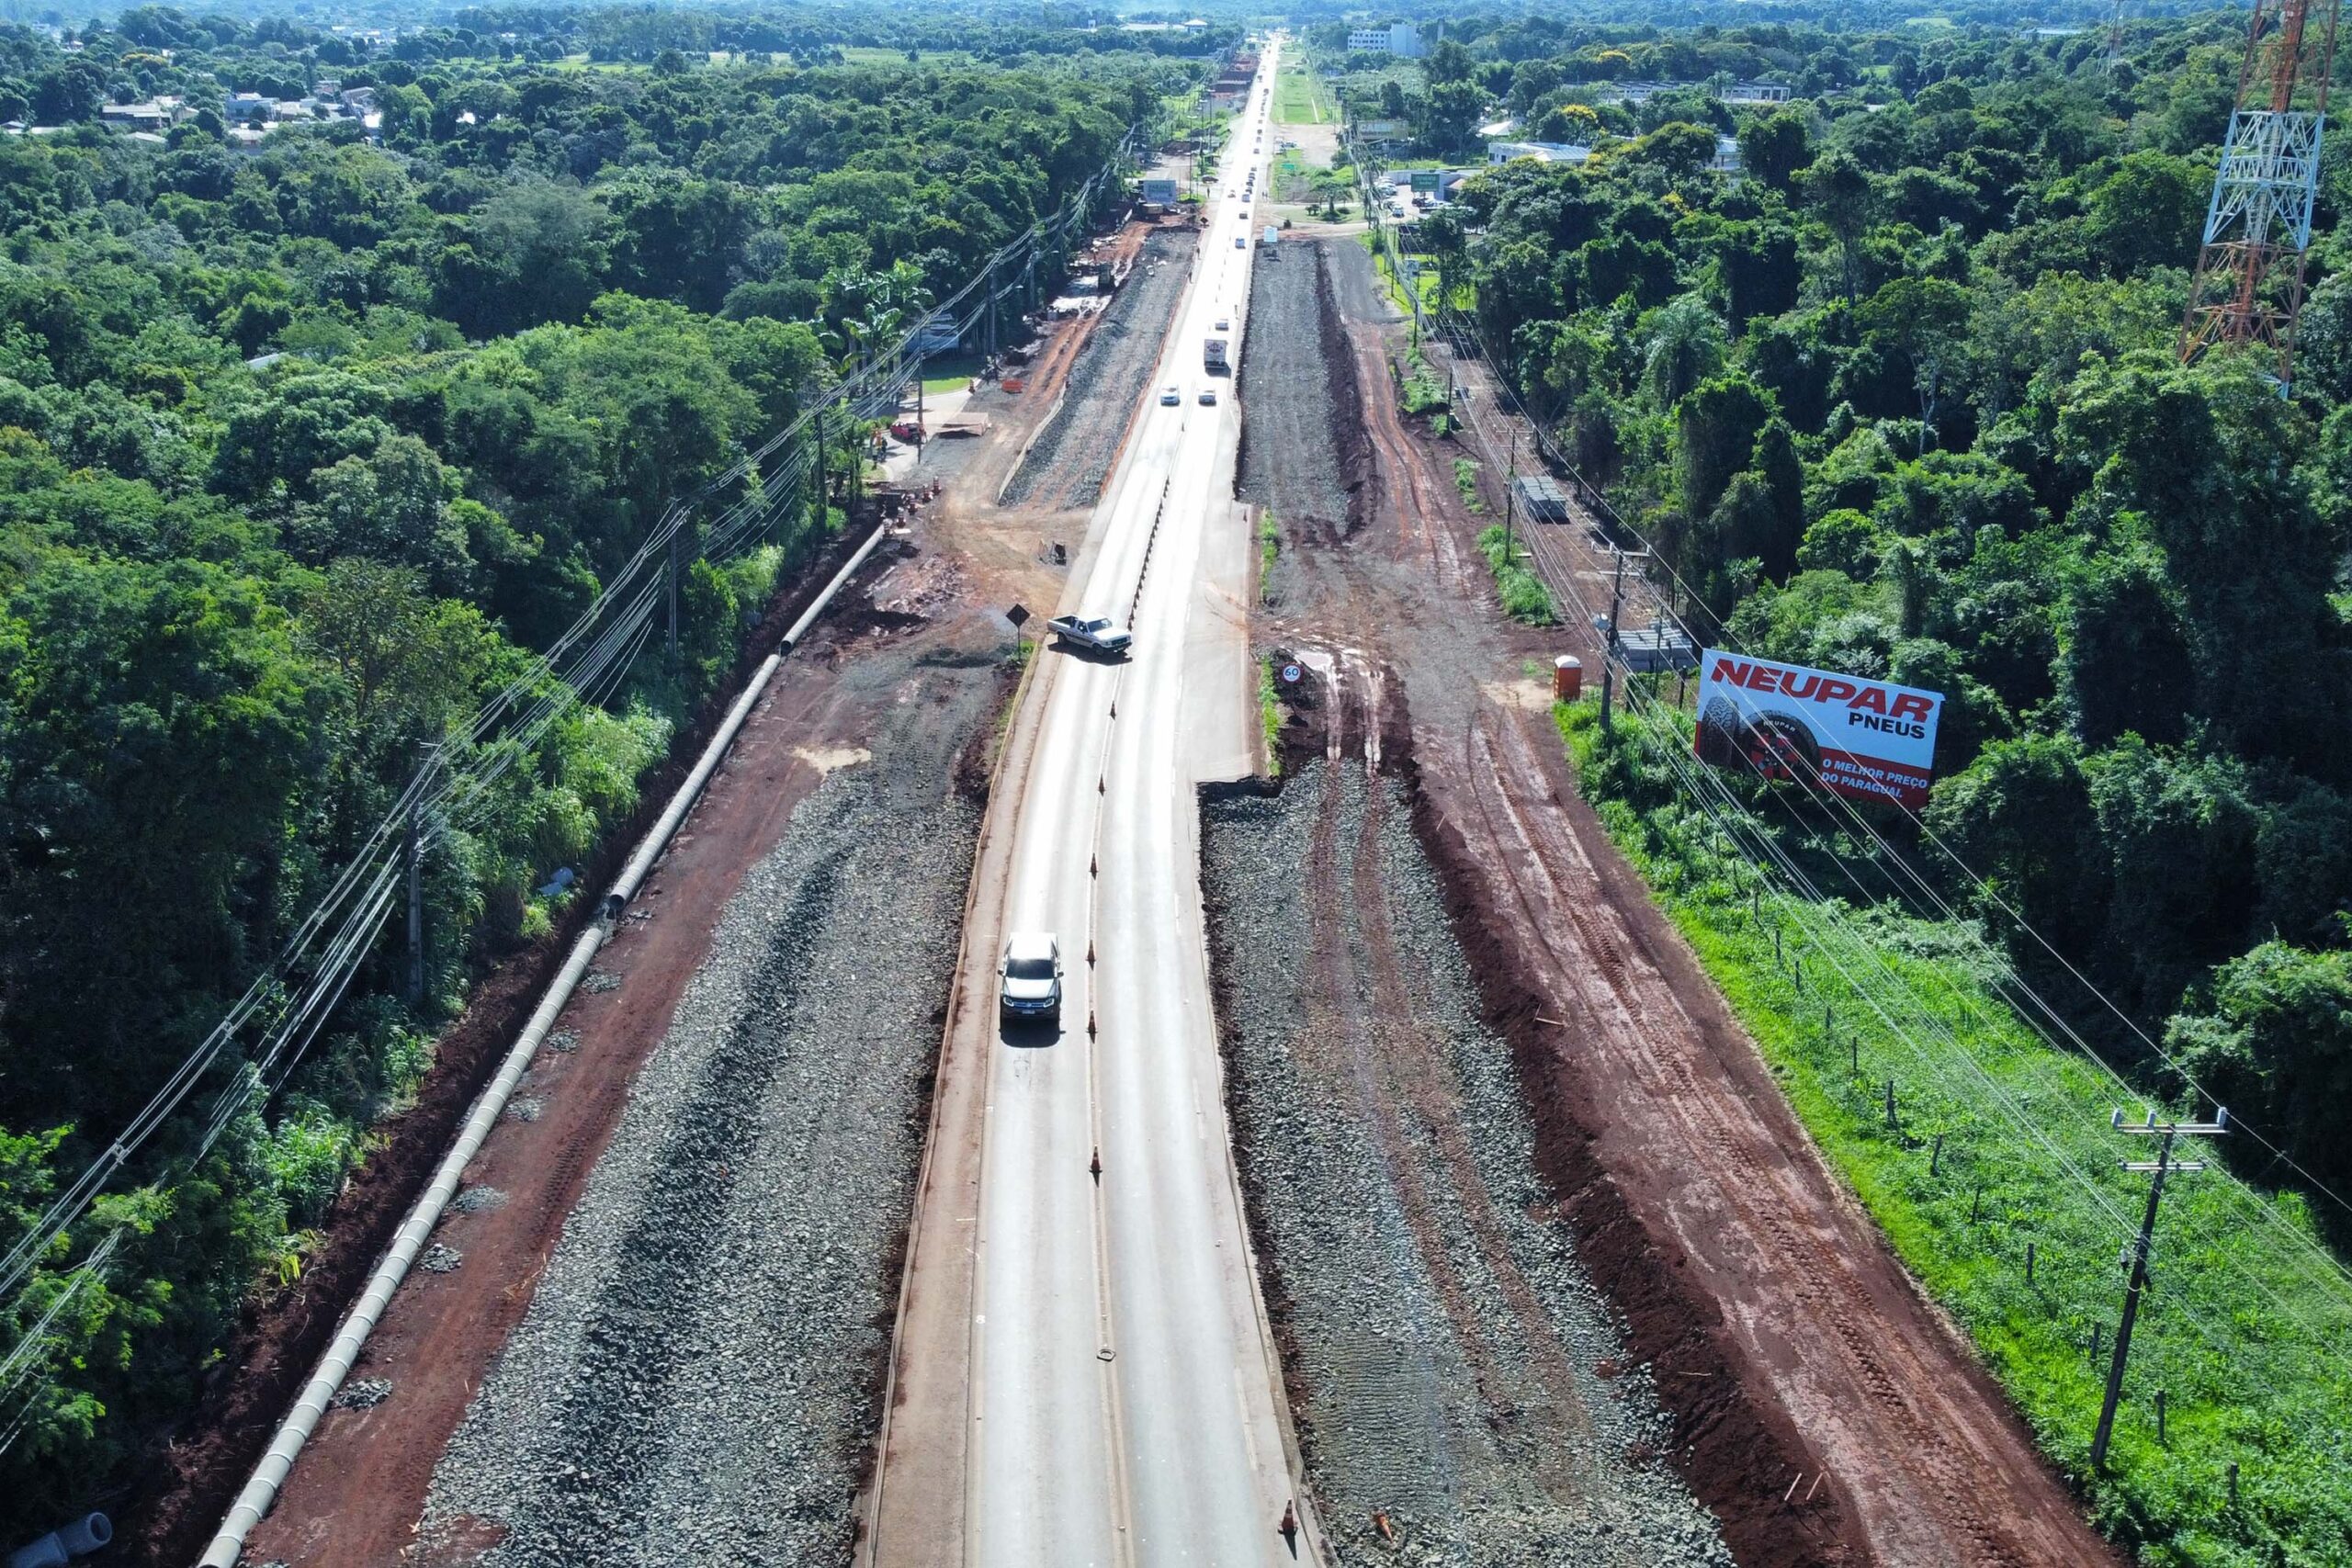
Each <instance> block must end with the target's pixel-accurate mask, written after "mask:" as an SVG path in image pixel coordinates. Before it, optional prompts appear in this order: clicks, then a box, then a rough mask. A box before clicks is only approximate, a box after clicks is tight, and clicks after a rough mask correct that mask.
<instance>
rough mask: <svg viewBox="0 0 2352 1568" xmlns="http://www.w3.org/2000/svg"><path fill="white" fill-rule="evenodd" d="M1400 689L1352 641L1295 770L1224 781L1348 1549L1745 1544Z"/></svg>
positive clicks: (1260, 1077) (1244, 946)
mask: <svg viewBox="0 0 2352 1568" xmlns="http://www.w3.org/2000/svg"><path fill="white" fill-rule="evenodd" d="M1390 685H1391V682H1389V681H1388V680H1387V678H1386V672H1385V671H1382V670H1380V669H1379V668H1378V667H1377V666H1375V665H1373V664H1371V663H1370V662H1368V661H1362V660H1347V659H1342V660H1338V661H1336V662H1333V663H1331V664H1329V666H1328V668H1325V669H1323V670H1322V671H1321V672H1320V673H1319V675H1318V677H1317V685H1316V688H1315V696H1316V701H1315V705H1314V711H1313V715H1312V717H1311V720H1310V722H1308V723H1307V724H1306V725H1302V726H1299V727H1296V728H1295V729H1294V731H1293V737H1294V739H1293V741H1292V745H1291V748H1290V749H1291V752H1292V756H1291V765H1290V766H1288V767H1286V768H1285V772H1284V780H1285V782H1284V783H1283V786H1282V787H1281V788H1280V789H1279V790H1261V789H1257V788H1250V787H1243V788H1238V789H1230V790H1219V791H1212V792H1209V795H1208V797H1207V798H1206V799H1205V800H1204V807H1203V818H1202V863H1203V880H1204V886H1205V888H1206V891H1207V900H1208V914H1209V939H1210V950H1211V954H1212V964H1213V969H1214V973H1215V976H1216V987H1217V1002H1218V1016H1219V1020H1220V1023H1221V1026H1222V1029H1223V1033H1224V1040H1223V1043H1224V1050H1225V1054H1226V1064H1227V1100H1228V1109H1229V1111H1230V1114H1231V1116H1232V1121H1233V1125H1234V1128H1235V1132H1236V1136H1237V1140H1238V1151H1239V1158H1240V1161H1241V1167H1242V1172H1243V1190H1244V1193H1245V1197H1246V1200H1247V1202H1248V1206H1249V1211H1250V1222H1251V1226H1252V1230H1253V1235H1254V1239H1255V1242H1256V1246H1257V1250H1258V1255H1259V1258H1260V1264H1261V1275H1262V1280H1263V1284H1264V1288H1265V1294H1266V1298H1267V1301H1268V1304H1269V1311H1270V1313H1271V1314H1272V1317H1273V1320H1274V1325H1275V1329H1276V1335H1277V1338H1278V1340H1279V1343H1280V1346H1281V1349H1282V1353H1283V1365H1284V1371H1285V1376H1286V1380H1287V1382H1288V1385H1289V1392H1290V1396H1291V1401H1292V1406H1293V1410H1294V1414H1295V1416H1296V1417H1297V1420H1298V1425H1299V1431H1300V1441H1301V1445H1302V1448H1303V1450H1304V1452H1305V1456H1306V1464H1307V1471H1308V1475H1309V1479H1310V1482H1311V1483H1312V1484H1313V1485H1314V1487H1315V1489H1316V1493H1317V1498H1318V1501H1319V1505H1320V1506H1319V1510H1318V1511H1319V1515H1320V1517H1321V1518H1322V1519H1323V1521H1324V1524H1325V1529H1326V1530H1327V1532H1328V1534H1329V1537H1330V1539H1331V1540H1332V1542H1333V1544H1334V1547H1335V1549H1336V1551H1337V1552H1338V1555H1339V1558H1340V1561H1342V1562H1374V1561H1393V1560H1394V1559H1393V1557H1392V1556H1390V1555H1389V1553H1391V1552H1393V1551H1396V1550H1397V1549H1398V1548H1405V1549H1408V1552H1409V1553H1410V1554H1409V1555H1408V1558H1407V1560H1408V1561H1421V1562H1476V1563H1482V1564H1498V1565H1518V1564H1526V1565H1528V1568H1535V1565H1536V1564H1544V1565H1546V1568H1549V1565H1552V1564H1557V1563H1560V1562H1579V1563H1596V1564H1599V1563H1608V1564H1627V1565H1634V1564H1648V1563H1654V1562H1675V1563H1691V1564H1698V1563H1708V1562H1729V1561H1730V1560H1731V1559H1730V1555H1729V1553H1728V1551H1726V1550H1725V1548H1724V1544H1723V1542H1722V1540H1721V1539H1720V1537H1719V1535H1718V1534H1717V1531H1716V1529H1715V1525H1714V1521H1713V1519H1712V1518H1711V1517H1709V1515H1708V1513H1707V1511H1706V1510H1705V1509H1704V1508H1703V1507H1702V1506H1700V1504H1699V1503H1698V1502H1697V1501H1696V1500H1695V1499H1694V1498H1693V1497H1692V1496H1691V1493H1690V1491H1689V1489H1688V1488H1687V1487H1686V1486H1685V1485H1684V1484H1683V1483H1682V1482H1681V1480H1680V1479H1679V1477H1678V1476H1677V1475H1676V1474H1675V1472H1674V1471H1673V1469H1672V1468H1671V1467H1670V1466H1669V1465H1668V1463H1666V1462H1665V1459H1666V1455H1667V1453H1668V1450H1669V1449H1670V1448H1671V1447H1672V1446H1673V1444H1674V1431H1675V1424H1674V1421H1673V1419H1672V1417H1671V1416H1668V1414H1667V1413H1665V1412H1664V1411H1663V1410H1662V1409H1661V1408H1660V1406H1659V1403H1658V1400H1657V1393H1656V1392H1655V1391H1654V1390H1653V1388H1652V1387H1651V1386H1650V1381H1649V1378H1648V1376H1647V1374H1646V1372H1645V1370H1644V1369H1643V1368H1641V1367H1640V1366H1639V1365H1638V1364H1636V1359H1635V1357H1634V1354H1633V1353H1632V1352H1631V1351H1630V1350H1629V1349H1628V1348H1627V1345H1626V1342H1625V1338H1624V1335H1623V1327H1622V1325H1621V1324H1620V1322H1619V1320H1618V1319H1617V1316H1616V1314H1615V1313H1614V1311H1613V1309H1612V1308H1611V1306H1610V1304H1609V1303H1608V1301H1607V1299H1606V1297H1605V1296H1604V1295H1603V1293H1602V1292H1600V1289H1599V1288H1598V1287H1597V1286H1596V1284H1595V1283H1594V1281H1593V1280H1592V1278H1591V1276H1590V1274H1589V1270H1588V1269H1586V1267H1585V1266H1584V1263H1583V1260H1582V1259H1581V1258H1580V1257H1579V1248H1578V1245H1577V1239H1576V1237H1575V1235H1574V1233H1573V1231H1572V1229H1571V1227H1570V1226H1569V1225H1568V1224H1566V1222H1565V1221H1564V1219H1563V1218H1562V1215H1561V1212H1560V1205H1559V1202H1558V1200H1557V1197H1556V1195H1555V1193H1554V1192H1553V1191H1552V1190H1551V1189H1550V1187H1549V1185H1548V1183H1547V1182H1546V1181H1545V1179H1544V1174H1543V1172H1542V1169H1541V1162H1540V1160H1539V1156H1538V1152H1537V1147H1536V1136H1537V1134H1536V1127H1535V1125H1534V1123H1533V1122H1532V1119H1531V1118H1530V1117H1529V1115H1528V1113H1527V1111H1526V1110H1525V1107H1524V1104H1523V1101H1522V1098H1521V1091H1520V1086H1519V1079H1518V1074H1517V1067H1516V1065H1515V1062H1514V1057H1513V1053H1512V1050H1511V1047H1510V1044H1509V1043H1508V1042H1506V1041H1505V1040H1504V1039H1502V1038H1501V1037H1500V1036H1499V1035H1498V1034H1497V1033H1496V1032H1494V1031H1493V1030H1491V1029H1490V1028H1488V1027H1487V1023H1486V1022H1485V1021H1484V1020H1483V1019H1482V1017H1481V1009H1480V1004H1479V990H1478V986H1477V984H1476V978H1475V976H1473V974H1472V972H1471V966H1470V962H1469V960H1468V958H1467V957H1466V956H1465V954H1464V951H1463V949H1462V946H1461V944H1460V943H1459V942H1457V941H1456V939H1455V936H1454V933H1453V929H1452V926H1451V924H1450V920H1449V912H1448V911H1449V906H1448V899H1447V897H1446V894H1445V890H1444V888H1443V886H1442V881H1441V879H1440V877H1439V875H1438V874H1437V871H1436V869H1435V868H1434V867H1433V866H1432V864H1431V863H1430V859H1429V857H1428V856H1427V855H1426V854H1425V853H1424V852H1423V849H1422V845H1421V841H1420V838H1419V831H1418V829H1417V827H1416V820H1415V819H1416V817H1417V815H1418V812H1417V802H1416V799H1415V794H1414V783H1413V776H1412V769H1411V766H1410V739H1409V732H1408V728H1406V727H1405V726H1404V725H1403V724H1402V722H1401V716H1399V715H1397V713H1396V712H1395V710H1394V708H1393V706H1390V704H1391V703H1393V698H1391V697H1388V696H1386V695H1385V693H1386V692H1387V691H1388V689H1389V687H1390ZM1343 729H1344V731H1345V732H1344V733H1342V730H1343Z"/></svg>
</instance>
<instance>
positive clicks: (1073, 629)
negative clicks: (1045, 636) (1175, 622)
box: [1046, 615, 1135, 653]
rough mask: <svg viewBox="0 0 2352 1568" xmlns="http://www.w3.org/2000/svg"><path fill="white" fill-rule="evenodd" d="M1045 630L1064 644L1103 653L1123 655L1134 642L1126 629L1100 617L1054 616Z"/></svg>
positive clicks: (1133, 638) (1047, 623)
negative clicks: (1072, 644) (1089, 618)
mask: <svg viewBox="0 0 2352 1568" xmlns="http://www.w3.org/2000/svg"><path fill="white" fill-rule="evenodd" d="M1046 629H1047V630H1048V631H1050V632H1052V633H1053V634H1054V635H1055V636H1056V637H1059V638H1061V639H1062V640H1063V641H1064V642H1067V643H1074V644H1076V645H1077V646H1078V647H1080V648H1091V649H1097V650H1098V651H1100V652H1103V653H1125V652H1126V650H1127V645H1128V644H1129V643H1131V642H1133V641H1134V640H1135V637H1134V636H1133V634H1131V633H1130V632H1129V631H1128V630H1127V628H1126V627H1125V626H1121V625H1119V623H1118V622H1116V621H1113V620H1107V619H1104V618H1102V617H1100V616H1098V617H1096V618H1095V619H1093V620H1083V619H1081V618H1080V617H1079V616H1077V615H1056V616H1055V617H1054V618H1053V619H1052V620H1050V621H1047V622H1046Z"/></svg>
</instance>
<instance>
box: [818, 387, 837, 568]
mask: <svg viewBox="0 0 2352 1568" xmlns="http://www.w3.org/2000/svg"><path fill="white" fill-rule="evenodd" d="M816 475H817V538H818V541H819V545H820V548H821V547H822V542H823V540H824V537H825V530H826V529H827V528H828V527H830V526H831V524H832V520H833V519H832V515H831V512H830V511H829V510H828V509H827V506H826V502H825V405H824V404H822V403H819V404H818V405H817V468H816Z"/></svg>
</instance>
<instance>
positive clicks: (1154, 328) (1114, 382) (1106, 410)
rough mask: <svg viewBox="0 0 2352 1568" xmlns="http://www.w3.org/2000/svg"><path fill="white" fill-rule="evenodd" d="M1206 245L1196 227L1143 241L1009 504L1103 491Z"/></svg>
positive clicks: (1068, 502)
mask: <svg viewBox="0 0 2352 1568" xmlns="http://www.w3.org/2000/svg"><path fill="white" fill-rule="evenodd" d="M1199 251H1200V239H1199V236H1198V235H1197V234H1196V233H1195V231H1193V230H1190V229H1171V230H1163V231H1156V232H1154V233H1153V234H1152V235H1151V236H1150V237H1149V238H1148V239H1147V240H1146V241H1145V242H1144V245H1143V254H1141V255H1140V256H1138V257H1137V258H1136V265H1135V270H1134V271H1133V272H1131V273H1129V274H1128V276H1127V281H1126V282H1125V285H1123V286H1122V287H1121V288H1120V289H1119V294H1118V298H1116V299H1113V300H1112V301H1111V304H1110V306H1109V308H1108V309H1107V310H1105V311H1104V312H1103V320H1102V321H1101V322H1100V323H1099V324H1098V325H1097V326H1096V327H1095V329H1094V335H1093V337H1092V338H1091V339H1090V340H1089V341H1088V343H1087V344H1086V346H1085V348H1084V350H1083V351H1082V352H1080V355H1079V356H1078V361H1077V363H1076V364H1074V365H1072V366H1071V367H1070V370H1069V380H1068V381H1067V382H1065V383H1064V392H1063V400H1062V406H1061V410H1060V412H1057V413H1056V414H1055V415H1054V417H1053V419H1052V421H1051V423H1048V424H1047V425H1046V428H1045V430H1044V431H1042V432H1041V433H1039V434H1038V436H1037V440H1036V443H1035V445H1034V446H1031V447H1030V448H1029V453H1028V456H1026V457H1023V458H1022V460H1021V467H1020V468H1017V469H1015V470H1014V471H1013V475H1012V482H1011V483H1010V484H1008V485H1006V486H1005V487H1004V495H1003V497H1002V504H1003V505H1006V506H1042V507H1049V508H1055V509H1068V508H1072V507H1091V506H1092V505H1093V504H1094V503H1095V502H1098V501H1100V500H1101V499H1102V498H1103V481H1104V480H1105V479H1108V478H1109V477H1110V474H1111V466H1112V464H1114V463H1115V462H1116V461H1118V457H1119V447H1120V446H1121V445H1122V444H1123V443H1124V442H1125V439H1126V434H1127V423H1128V420H1129V419H1130V417H1131V416H1132V415H1133V414H1134V412H1135V411H1136V406H1137V404H1138V403H1139V402H1140V401H1141V400H1142V398H1143V395H1144V389H1145V388H1146V387H1148V386H1149V385H1150V383H1151V373H1152V368H1153V367H1155V366H1156V365H1158V364H1159V353H1160V350H1161V348H1162V347H1164V346H1165V345H1166V344H1167V341H1168V323H1169V321H1170V319H1171V318H1173V317H1174V315H1175V314H1176V302H1177V301H1178V300H1179V299H1182V298H1183V294H1184V280H1185V279H1186V278H1187V277H1189V276H1192V271H1193V257H1194V256H1195V255H1197V254H1199Z"/></svg>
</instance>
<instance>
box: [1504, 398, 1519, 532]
mask: <svg viewBox="0 0 2352 1568" xmlns="http://www.w3.org/2000/svg"><path fill="white" fill-rule="evenodd" d="M1505 468H1506V470H1507V471H1506V472H1505V473H1504V475H1503V564H1504V565H1505V566H1509V565H1510V560H1511V554H1510V525H1511V523H1512V520H1513V519H1514V518H1515V517H1516V516H1517V514H1518V512H1519V429H1518V427H1517V426H1516V425H1514V426H1513V427H1512V428H1511V433H1510V462H1509V463H1508V464H1506V465H1505Z"/></svg>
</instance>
